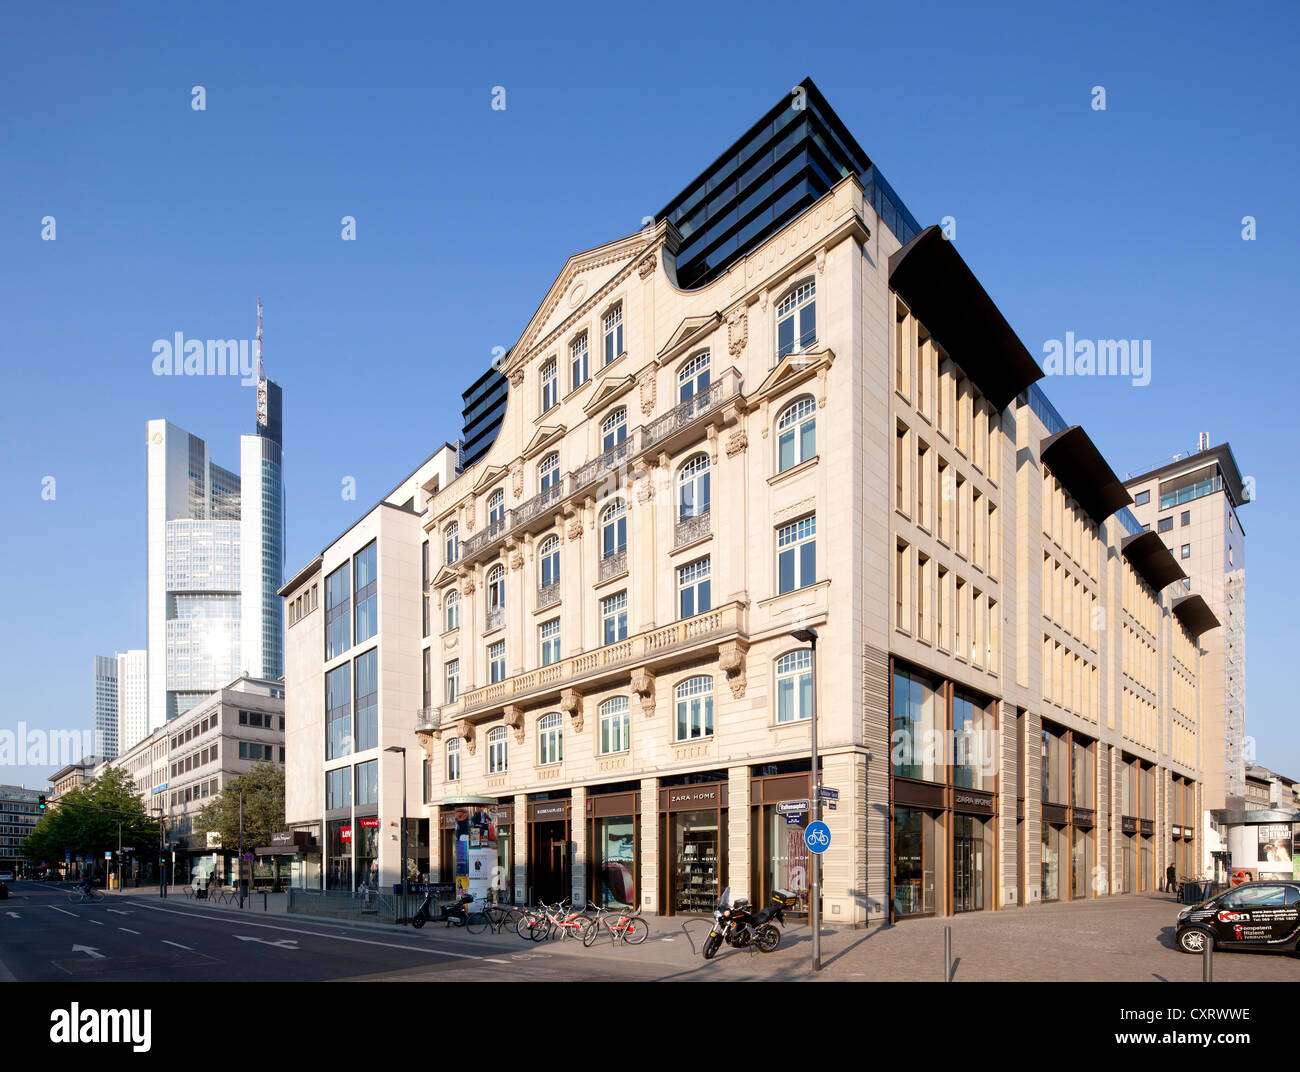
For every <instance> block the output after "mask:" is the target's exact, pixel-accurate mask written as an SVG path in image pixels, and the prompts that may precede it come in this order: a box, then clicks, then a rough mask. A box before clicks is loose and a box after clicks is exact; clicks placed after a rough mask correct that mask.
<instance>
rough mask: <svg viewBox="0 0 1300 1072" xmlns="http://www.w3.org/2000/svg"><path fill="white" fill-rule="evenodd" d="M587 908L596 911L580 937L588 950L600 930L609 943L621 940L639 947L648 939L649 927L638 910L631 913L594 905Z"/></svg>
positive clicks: (625, 910)
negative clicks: (594, 916)
mask: <svg viewBox="0 0 1300 1072" xmlns="http://www.w3.org/2000/svg"><path fill="white" fill-rule="evenodd" d="M588 907H589V908H594V909H595V910H596V918H595V919H594V920H593V921H592V925H591V926H590V927H589V928H588V929H587V930H586V931H585V932H584V933H583V935H582V944H583V945H585V946H587V947H589V948H590V947H591V946H592V945H594V944H595V941H596V938H597V936H598V935H599V934H600V932H601V931H602V930H603V931H604V932H605V933H606V934H608V935H609V938H610V941H611V942H617V941H619V940H620V939H621V940H622V941H624V942H626V943H627V944H628V945H640V944H641V943H642V942H644V941H645V940H646V939H647V938H649V937H650V925H649V924H648V923H647V922H646V921H645V920H644V919H642V918H641V910H640V909H639V908H638V909H637V910H636V911H635V912H632V911H629V910H627V909H622V908H620V909H617V910H615V909H610V908H606V907H605V906H603V905H597V904H594V903H593V904H590V905H588Z"/></svg>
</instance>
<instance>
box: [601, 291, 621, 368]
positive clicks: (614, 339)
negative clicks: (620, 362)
mask: <svg viewBox="0 0 1300 1072" xmlns="http://www.w3.org/2000/svg"><path fill="white" fill-rule="evenodd" d="M622 353H623V306H622V305H616V306H614V308H613V309H611V310H610V311H609V312H608V313H606V314H605V364H607V365H608V364H610V363H611V362H613V360H614V359H615V358H616V357H619V356H620V355H621V354H622Z"/></svg>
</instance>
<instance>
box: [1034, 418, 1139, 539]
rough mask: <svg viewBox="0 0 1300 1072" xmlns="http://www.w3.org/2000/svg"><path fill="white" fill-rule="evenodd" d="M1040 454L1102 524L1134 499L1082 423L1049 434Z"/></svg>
mask: <svg viewBox="0 0 1300 1072" xmlns="http://www.w3.org/2000/svg"><path fill="white" fill-rule="evenodd" d="M1039 453H1040V454H1041V456H1042V459H1043V461H1044V463H1045V464H1046V465H1047V467H1048V468H1049V469H1051V470H1052V472H1053V473H1055V474H1056V479H1057V480H1059V481H1060V482H1061V486H1062V487H1064V488H1065V490H1066V491H1068V492H1069V493H1070V495H1071V496H1073V498H1074V501H1075V502H1077V503H1078V504H1079V505H1080V506H1082V507H1083V508H1084V510H1085V511H1087V514H1088V516H1089V517H1090V518H1092V519H1093V521H1095V522H1096V523H1097V524H1098V525H1100V524H1101V523H1102V522H1103V521H1105V520H1106V518H1108V517H1110V515H1111V514H1113V513H1114V512H1115V511H1116V510H1119V509H1121V508H1122V507H1125V506H1128V505H1129V504H1130V503H1132V502H1133V497H1132V496H1131V495H1129V493H1128V491H1127V490H1126V489H1125V488H1124V485H1123V483H1122V482H1121V481H1120V479H1119V477H1117V476H1116V475H1115V472H1114V470H1112V469H1111V467H1110V466H1109V465H1107V464H1106V459H1105V458H1103V457H1102V456H1101V451H1099V450H1098V449H1097V447H1096V444H1094V443H1093V441H1092V440H1091V439H1090V438H1089V437H1088V433H1087V432H1085V431H1084V430H1083V428H1081V427H1080V426H1079V425H1077V424H1076V425H1072V426H1071V427H1069V428H1067V429H1065V431H1063V432H1057V433H1056V434H1055V435H1050V436H1048V437H1047V438H1046V439H1044V440H1043V441H1042V443H1041V444H1040V446H1039Z"/></svg>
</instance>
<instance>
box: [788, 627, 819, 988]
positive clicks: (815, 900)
mask: <svg viewBox="0 0 1300 1072" xmlns="http://www.w3.org/2000/svg"><path fill="white" fill-rule="evenodd" d="M790 635H791V636H792V637H794V639H795V640H797V641H799V642H800V643H801V644H808V645H811V648H812V656H811V667H810V672H811V675H812V690H811V691H812V696H811V706H812V712H811V716H812V717H811V721H812V727H811V728H812V783H813V797H814V799H813V802H812V809H813V819H814V820H815V821H817V822H821V818H822V796H821V788H822V778H821V764H820V763H819V761H818V758H817V630H816V629H814V628H812V626H807V627H805V628H803V629H796V630H795V631H794V632H792V633H791V634H790ZM811 871H812V876H811V881H810V883H809V885H810V887H811V889H810V890H809V897H808V918H809V922H811V923H812V956H813V971H814V972H819V971H821V970H822V935H821V899H822V855H821V853H819V852H814V853H812V866H811Z"/></svg>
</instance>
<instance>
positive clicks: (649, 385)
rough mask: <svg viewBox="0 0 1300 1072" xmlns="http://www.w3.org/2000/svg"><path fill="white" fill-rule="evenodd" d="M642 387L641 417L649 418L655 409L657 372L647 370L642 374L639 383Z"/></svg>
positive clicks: (651, 369)
mask: <svg viewBox="0 0 1300 1072" xmlns="http://www.w3.org/2000/svg"><path fill="white" fill-rule="evenodd" d="M638 383H639V385H640V387H641V415H642V416H643V417H649V416H650V414H652V413H653V412H654V408H655V371H654V369H653V368H650V369H646V371H645V372H643V373H642V374H641V379H640V380H639V381H638Z"/></svg>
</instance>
